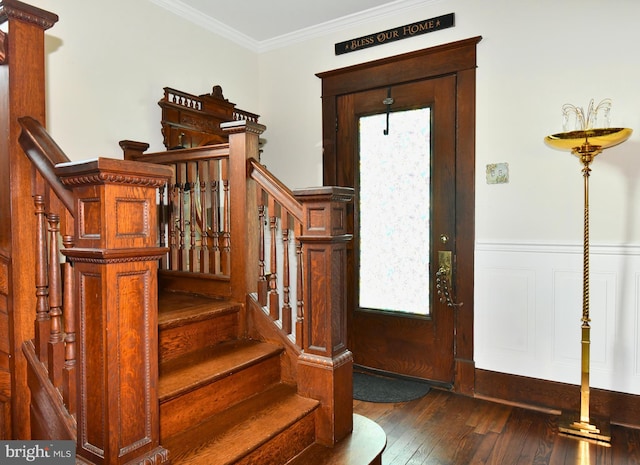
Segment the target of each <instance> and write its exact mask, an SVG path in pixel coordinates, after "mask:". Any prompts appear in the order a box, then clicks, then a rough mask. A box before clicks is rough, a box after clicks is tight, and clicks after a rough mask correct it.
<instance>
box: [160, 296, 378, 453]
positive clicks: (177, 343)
mask: <svg viewBox="0 0 640 465" xmlns="http://www.w3.org/2000/svg"><path fill="white" fill-rule="evenodd" d="M158 307H159V321H158V323H159V341H160V379H159V399H160V441H161V443H162V445H163V446H164V447H165V448H167V449H168V450H169V451H170V458H171V460H172V463H173V464H175V465H179V464H194V465H195V464H202V465H212V464H216V465H227V464H286V463H289V462H290V461H292V462H291V463H296V464H303V463H304V464H307V465H314V464H331V463H335V464H338V463H340V464H353V465H356V464H358V465H361V464H369V463H372V464H376V463H381V462H380V455H381V453H382V447H381V445H382V446H383V445H384V442H385V439H384V432H382V430H381V429H380V428H379V427H378V426H377V425H375V423H373V422H370V421H367V420H366V419H363V418H358V419H356V420H355V421H354V426H356V427H357V428H356V429H355V432H354V434H353V435H352V437H351V438H349V441H347V443H345V445H344V446H343V447H336V448H327V447H323V446H321V445H318V444H315V426H316V419H315V415H316V411H317V409H318V406H319V402H318V401H317V400H313V399H309V398H306V397H301V396H299V395H298V394H297V392H296V386H293V385H290V384H286V383H284V382H283V381H282V380H281V371H280V368H281V356H282V354H283V348H282V347H281V346H279V345H276V344H273V343H269V342H263V341H257V340H253V339H247V338H244V337H243V336H242V334H241V333H242V331H241V330H240V326H239V311H240V308H241V306H240V305H239V304H237V303H234V302H232V301H229V300H227V299H215V298H211V297H204V296H198V295H192V294H187V293H179V292H165V293H161V294H160V297H159V305H158ZM372 445H373V446H374V447H373V448H372V447H371V446H372ZM376 446H377V448H376ZM334 449H335V450H334ZM350 453H351V454H357V460H354V461H351V460H350V459H349V458H348V457H349V454H350Z"/></svg>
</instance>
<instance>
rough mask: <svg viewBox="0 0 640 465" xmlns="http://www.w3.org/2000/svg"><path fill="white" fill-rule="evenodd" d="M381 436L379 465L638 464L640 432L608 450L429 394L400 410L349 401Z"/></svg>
mask: <svg viewBox="0 0 640 465" xmlns="http://www.w3.org/2000/svg"><path fill="white" fill-rule="evenodd" d="M354 412H355V413H358V414H360V415H363V416H366V417H368V418H370V419H372V420H374V421H375V422H377V423H378V424H379V425H380V426H381V427H382V428H383V429H384V431H385V432H386V434H387V448H386V449H385V451H384V453H383V455H382V463H383V465H420V464H422V465H427V464H428V465H435V464H440V465H471V464H495V465H511V464H513V465H546V464H549V465H564V464H571V465H632V464H634V465H640V430H637V429H631V428H623V427H620V426H615V425H612V426H611V436H612V440H611V447H606V446H602V445H597V444H593V443H590V442H586V441H581V440H580V439H577V438H571V437H566V436H563V435H559V434H558V420H559V416H557V415H552V414H547V413H542V412H538V411H533V410H526V409H522V408H518V407H513V406H509V405H502V404H498V403H494V402H489V401H486V400H482V399H474V398H471V397H465V396H459V395H456V394H452V393H450V392H446V391H440V390H435V389H434V390H432V391H431V392H429V394H427V395H426V396H425V397H423V398H421V399H418V400H414V401H411V402H406V403H399V404H381V403H380V404H378V403H369V402H361V401H354Z"/></svg>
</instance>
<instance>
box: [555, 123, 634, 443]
mask: <svg viewBox="0 0 640 465" xmlns="http://www.w3.org/2000/svg"><path fill="white" fill-rule="evenodd" d="M631 132H632V131H631V129H627V128H606V129H587V130H581V131H570V132H563V133H559V134H553V135H551V136H547V137H545V143H546V144H547V145H549V146H550V147H552V148H554V149H558V150H569V151H571V153H573V154H574V155H576V156H577V157H578V158H579V159H580V161H581V162H582V165H583V168H582V175H583V177H584V252H583V277H582V319H581V321H582V325H581V328H582V338H581V339H582V341H581V344H582V345H581V347H582V356H581V359H582V376H581V381H580V417H579V419H575V417H573V416H572V415H563V417H562V418H561V420H560V425H559V430H560V432H561V433H565V434H569V435H572V436H578V437H580V438H586V439H590V440H592V441H596V442H600V443H605V444H608V443H610V442H611V434H610V433H609V425H608V424H602V425H600V427H598V426H596V425H595V424H593V423H592V422H591V419H590V417H589V363H590V362H589V360H590V345H591V326H590V321H591V319H590V318H589V174H590V172H591V167H590V165H591V162H593V160H594V158H595V157H596V155H598V154H599V153H601V152H602V151H603V150H604V149H605V148H608V147H612V146H614V145H617V144H620V143H622V142H624V141H625V140H627V139H628V138H629V136H630V135H631Z"/></svg>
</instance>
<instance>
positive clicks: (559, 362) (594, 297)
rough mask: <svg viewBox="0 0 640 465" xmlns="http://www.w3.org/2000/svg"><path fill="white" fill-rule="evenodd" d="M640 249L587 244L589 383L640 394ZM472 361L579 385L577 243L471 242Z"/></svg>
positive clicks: (579, 259) (579, 272) (580, 268)
mask: <svg viewBox="0 0 640 465" xmlns="http://www.w3.org/2000/svg"><path fill="white" fill-rule="evenodd" d="M639 251H640V249H639V248H638V247H636V246H629V247H612V246H597V245H596V246H594V245H592V246H591V253H590V279H589V284H590V286H589V304H590V305H589V313H590V318H591V364H590V372H591V382H590V385H591V386H592V387H598V388H602V389H608V390H612V391H620V392H628V393H633V394H640V362H639V361H640V344H639V343H638V334H640V318H638V302H639V301H640V256H639V255H638V252H639ZM475 274H476V282H475V283H476V287H475V289H476V291H475V293H476V295H475V360H476V366H477V367H478V368H482V369H487V370H493V371H499V372H504V373H511V374H517V375H522V376H529V377H534V378H541V379H548V380H551V381H559V382H565V383H572V384H579V382H580V357H581V342H580V341H581V318H582V308H583V286H582V285H583V260H582V245H575V246H574V245H558V244H530V243H528V244H518V243H508V244H506V243H478V244H477V246H476V273H475Z"/></svg>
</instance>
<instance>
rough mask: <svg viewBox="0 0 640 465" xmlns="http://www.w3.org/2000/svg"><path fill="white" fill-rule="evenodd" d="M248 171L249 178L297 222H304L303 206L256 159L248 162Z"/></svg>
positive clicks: (289, 190)
mask: <svg viewBox="0 0 640 465" xmlns="http://www.w3.org/2000/svg"><path fill="white" fill-rule="evenodd" d="M247 171H248V175H249V177H250V178H251V179H253V180H254V181H256V182H257V183H258V184H259V185H260V186H261V187H262V188H264V189H265V190H266V191H267V192H269V195H271V196H273V198H274V199H275V200H276V201H277V202H278V203H279V204H280V205H281V206H283V207H284V208H285V209H286V210H287V211H288V212H289V213H291V214H292V215H293V216H294V217H295V219H296V220H298V221H302V204H301V203H300V202H298V201H297V200H296V197H295V195H294V194H293V191H291V189H289V188H288V187H287V186H285V185H284V184H283V183H282V182H280V180H278V178H276V177H275V176H274V175H273V174H271V173H270V172H269V171H268V170H267V169H266V168H265V167H264V165H262V164H260V162H258V160H256V159H255V158H250V159H249V160H247Z"/></svg>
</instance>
